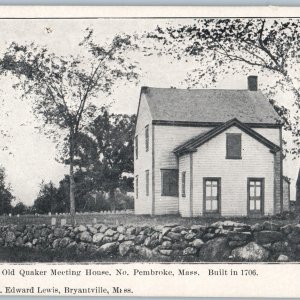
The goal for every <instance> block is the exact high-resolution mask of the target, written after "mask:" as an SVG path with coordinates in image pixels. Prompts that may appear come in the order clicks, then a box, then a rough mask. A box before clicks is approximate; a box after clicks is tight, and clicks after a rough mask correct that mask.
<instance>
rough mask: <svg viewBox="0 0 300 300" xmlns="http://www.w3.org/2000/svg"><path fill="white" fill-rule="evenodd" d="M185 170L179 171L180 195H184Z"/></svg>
mask: <svg viewBox="0 0 300 300" xmlns="http://www.w3.org/2000/svg"><path fill="white" fill-rule="evenodd" d="M185 183H186V172H182V173H181V196H182V197H185Z"/></svg>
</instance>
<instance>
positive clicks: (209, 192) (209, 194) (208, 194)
mask: <svg viewBox="0 0 300 300" xmlns="http://www.w3.org/2000/svg"><path fill="white" fill-rule="evenodd" d="M210 196H211V187H210V186H206V197H210Z"/></svg>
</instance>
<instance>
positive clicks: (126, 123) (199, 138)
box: [0, 12, 300, 293]
mask: <svg viewBox="0 0 300 300" xmlns="http://www.w3.org/2000/svg"><path fill="white" fill-rule="evenodd" d="M0 24H1V41H0V44H1V48H0V49H1V51H0V107H1V109H0V115H1V118H0V146H1V151H0V166H1V167H0V261H1V263H64V264H74V263H93V262H95V263H112V264H114V263H124V262H125V263H141V262H142V263H145V262H149V263H157V262H159V263H173V262H174V263H175V262H176V263H187V264H189V263H193V264H194V263H244V262H246V263H258V262H260V263H272V264H274V263H275V264H281V265H282V263H291V262H295V263H296V262H299V261H300V224H299V221H300V171H299V170H300V160H299V157H300V125H299V122H300V115H299V109H300V76H299V67H300V50H299V49H300V14H299V17H294V16H291V17H287V16H284V17H278V16H276V17H270V16H266V17H263V16H259V17H255V16H254V17H253V16H251V17H245V16H241V17H238V16H236V17H231V16H225V15H224V16H222V17H212V16H208V17H205V16H203V17H191V16H188V17H176V16H172V17H157V16H156V15H155V14H153V15H152V16H148V17H146V16H144V17H143V16H139V15H138V14H136V15H135V14H132V16H125V13H124V17H115V16H110V15H107V16H105V17H103V16H99V17H96V16H95V17H89V16H86V17H84V16H81V17H72V15H68V14H67V12H65V17H59V18H55V17H53V16H52V15H51V14H49V17H47V16H45V13H44V14H43V16H42V17H40V16H37V17H26V16H24V17H22V16H21V15H20V13H19V14H18V16H16V17H7V18H6V17H5V16H1V19H0ZM70 272H71V271H70ZM74 272H75V271H74ZM86 272H92V271H86ZM135 272H136V274H139V272H142V271H139V270H138V269H137V270H136V271H135ZM149 272H150V271H149ZM151 272H152V271H151ZM153 272H156V271H153ZM189 272H190V271H189V270H185V269H180V271H179V273H181V274H179V275H190V274H189ZM191 272H192V271H191ZM210 272H212V275H215V274H214V272H215V271H214V270H212V271H210ZM217 272H219V273H218V274H217V275H222V272H223V271H222V270H221V271H217ZM224 272H225V271H224ZM249 272H250V271H249ZM251 272H253V274H252V273H251V275H256V274H255V272H256V271H255V270H254V271H251ZM225 273H226V272H225ZM27 275H33V274H27ZM36 275H43V274H36ZM72 275H74V274H72ZM142 275H145V274H142ZM152 275H153V274H152ZM154 275H155V274H154ZM159 275H161V274H160V273H159ZM223 275H224V274H223ZM24 276H26V273H24ZM74 276H75V275H74ZM11 293H14V292H11Z"/></svg>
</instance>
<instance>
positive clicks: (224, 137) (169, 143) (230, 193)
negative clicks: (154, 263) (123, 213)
mask: <svg viewBox="0 0 300 300" xmlns="http://www.w3.org/2000/svg"><path fill="white" fill-rule="evenodd" d="M281 146H282V122H281V120H280V117H279V116H278V114H277V113H276V111H275V110H274V108H273V106H272V105H271V104H270V103H269V102H268V100H267V99H266V98H265V97H264V95H263V94H262V92H261V91H259V90H258V89H257V77H256V76H249V77H248V90H226V89H185V90H184V89H174V88H152V87H142V89H141V94H140V100H139V106H138V113H137V124H136V131H135V150H134V173H135V213H136V214H151V215H164V214H180V215H181V216H184V217H194V216H202V215H212V216H260V215H274V214H276V213H280V212H282V211H283V210H288V209H289V196H288V195H286V193H287V190H288V189H287V188H283V185H284V183H283V181H284V179H283V178H284V177H283V174H282V151H281Z"/></svg>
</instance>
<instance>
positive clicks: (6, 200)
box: [0, 167, 15, 214]
mask: <svg viewBox="0 0 300 300" xmlns="http://www.w3.org/2000/svg"><path fill="white" fill-rule="evenodd" d="M5 179H6V175H5V169H4V168H3V167H0V214H8V213H10V212H11V210H12V205H11V203H12V201H13V200H14V199H15V197H14V196H13V195H12V191H11V187H10V185H9V184H7V183H6V182H5Z"/></svg>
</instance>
